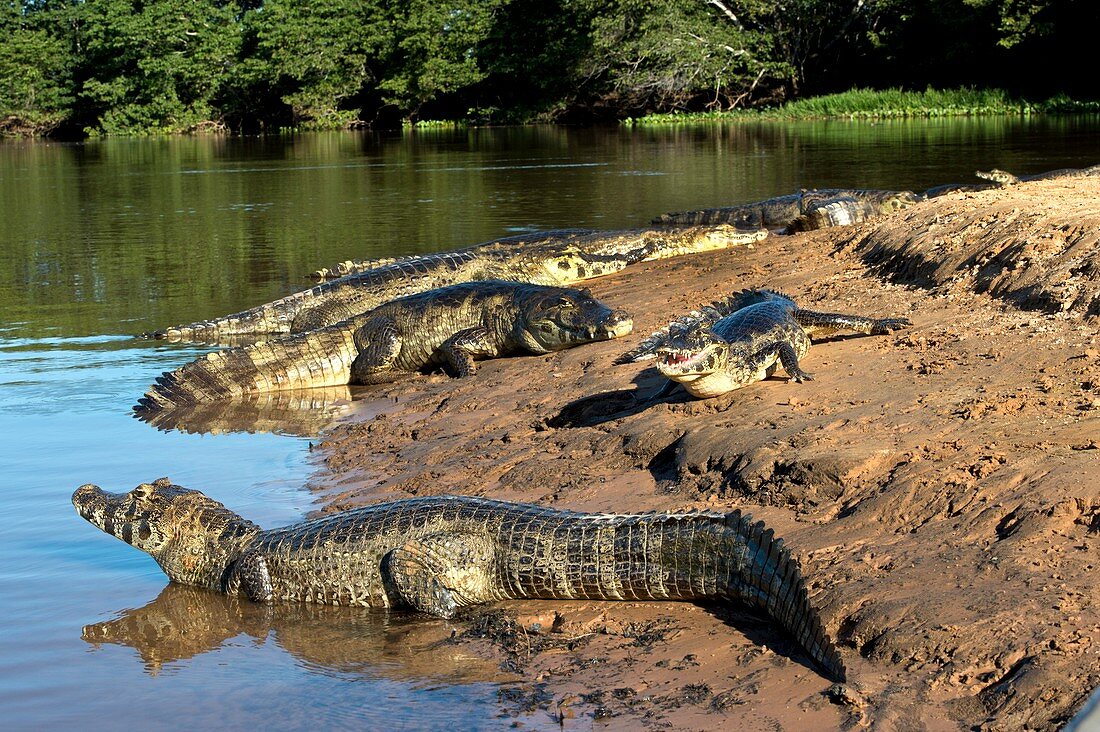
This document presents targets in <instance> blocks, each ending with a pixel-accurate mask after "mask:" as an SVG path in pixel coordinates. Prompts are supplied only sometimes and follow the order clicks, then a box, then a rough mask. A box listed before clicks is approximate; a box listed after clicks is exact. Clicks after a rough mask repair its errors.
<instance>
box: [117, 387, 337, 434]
mask: <svg viewBox="0 0 1100 732" xmlns="http://www.w3.org/2000/svg"><path fill="white" fill-rule="evenodd" d="M351 401H352V396H351V390H350V389H349V388H348V387H346V386H331V387H325V388H318V389H294V390H287V391H275V392H266V393H257V394H243V395H241V396H239V397H234V398H229V399H224V400H221V401H216V402H207V403H204V404H192V405H185V406H172V407H164V408H157V409H143V410H140V411H135V413H134V416H135V417H136V418H137V419H139V420H141V421H142V422H145V423H147V424H149V425H151V426H153V427H156V428H157V429H158V430H161V431H163V432H169V431H172V430H176V431H179V432H187V433H191V434H212V435H219V434H225V433H228V432H273V433H275V434H280V435H292V436H296V437H313V436H315V435H317V434H319V433H320V432H321V430H323V429H324V428H325V427H327V426H329V425H330V424H332V423H333V422H335V421H336V420H338V419H340V418H341V417H343V416H345V415H346V414H347V413H348V411H349V410H350V408H351Z"/></svg>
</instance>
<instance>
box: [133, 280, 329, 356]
mask: <svg viewBox="0 0 1100 732" xmlns="http://www.w3.org/2000/svg"><path fill="white" fill-rule="evenodd" d="M329 289H332V288H331V287H325V286H324V285H319V286H317V287H313V288H310V289H308V290H303V291H301V292H295V293H293V294H290V295H287V296H286V297H283V298H280V299H278V300H275V301H274V302H269V303H264V304H263V305H257V306H256V307H254V308H250V309H248V310H242V311H241V312H239V313H233V314H232V315H226V316H223V317H220V318H213V319H211V320H199V321H196V322H194V323H187V324H185V325H173V326H170V327H168V328H163V329H161V330H156V331H153V332H151V333H144V334H143V335H144V337H146V338H156V339H158V340H169V341H197V342H200V343H217V342H219V341H225V340H226V339H227V338H228V337H232V336H242V335H256V334H265V333H289V332H290V328H291V324H292V323H293V322H294V317H295V316H296V315H297V314H298V313H299V312H301V311H302V310H303V309H305V308H306V307H308V306H310V305H312V304H314V303H316V302H319V301H320V299H321V298H323V297H324V295H325V294H326V291H327V290H329Z"/></svg>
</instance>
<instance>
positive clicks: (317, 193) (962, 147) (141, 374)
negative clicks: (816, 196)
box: [0, 118, 1100, 729]
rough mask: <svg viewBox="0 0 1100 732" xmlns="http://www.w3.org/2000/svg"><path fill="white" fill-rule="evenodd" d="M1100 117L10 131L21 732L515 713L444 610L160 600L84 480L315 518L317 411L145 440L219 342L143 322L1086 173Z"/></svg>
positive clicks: (6, 522)
mask: <svg viewBox="0 0 1100 732" xmlns="http://www.w3.org/2000/svg"><path fill="white" fill-rule="evenodd" d="M1098 130H1100V122H1098V120H1097V119H1095V118H1086V119H1081V118H1059V119H1053V120H1044V119H1015V118H1013V119H1008V118H1003V119H993V120H934V121H927V122H895V123H884V124H869V123H860V124H851V123H841V122H827V123H803V124H791V125H774V124H760V125H740V126H701V127H690V128H689V127H684V128H661V129H644V130H620V129H589V130H569V129H563V128H522V129H490V130H469V131H448V132H434V131H433V132H429V133H416V134H405V135H401V134H395V135H374V134H369V133H365V134H351V133H348V134H324V135H322V134H318V135H303V136H293V137H279V138H270V139H204V138H199V139H186V138H185V139H164V140H162V139H154V140H106V141H94V142H90V143H88V144H84V145H61V144H54V143H41V142H38V143H22V142H9V143H3V144H0V436H2V439H0V471H2V472H0V474H2V476H3V478H4V480H3V487H4V493H3V497H2V498H0V525H2V526H3V527H4V530H3V532H0V555H2V556H3V557H4V562H3V564H2V565H0V613H2V615H3V617H5V618H6V623H5V627H4V632H3V633H2V634H0V708H3V709H4V712H5V719H4V722H5V726H6V727H7V728H19V729H29V728H39V727H43V726H46V725H51V724H62V723H73V724H77V725H79V726H81V727H82V728H114V727H118V726H122V724H123V723H124V721H123V720H121V719H120V718H119V717H118V716H117V715H119V714H130V715H133V714H139V715H140V716H141V719H142V722H143V723H144V724H146V725H147V726H150V727H151V728H155V729H159V728H166V729H170V728H180V727H184V726H192V725H203V724H205V725H207V726H214V725H218V726H223V725H228V726H234V727H238V726H245V725H263V726H264V727H267V728H288V729H289V728H297V727H301V726H305V725H306V724H309V725H311V726H312V725H316V726H332V725H338V726H365V727H369V726H372V725H378V724H381V723H385V724H387V725H388V726H390V727H392V728H394V729H424V728H426V729H433V728H434V729H441V728H458V729H467V728H497V727H506V726H507V725H508V723H509V722H508V721H505V720H501V719H498V718H497V717H496V715H497V714H498V713H499V712H500V707H499V704H498V692H499V690H500V689H501V688H502V687H501V684H505V685H506V684H507V678H506V677H504V676H502V675H501V674H499V672H498V671H497V669H495V668H493V667H492V664H487V663H485V662H479V661H477V660H476V659H469V658H466V657H464V656H463V655H462V654H461V653H460V652H459V651H458V650H457V648H456V647H453V646H450V645H448V644H446V643H445V642H441V641H444V640H445V638H446V636H447V634H448V633H449V628H450V626H449V625H448V624H446V623H443V622H442V621H434V620H430V619H424V618H418V617H415V616H406V615H394V616H387V615H386V614H384V613H371V612H366V611H352V610H339V609H324V608H320V609H318V608H305V609H303V608H276V609H271V608H259V607H256V606H250V605H247V604H245V605H241V604H240V603H236V602H234V601H231V600H229V599H227V598H222V597H218V596H214V595H211V594H209V593H203V592H195V591H189V590H186V588H176V587H169V588H167V589H166V588H165V585H166V583H165V579H164V577H163V575H162V574H161V573H160V571H159V570H158V569H157V567H156V565H155V564H154V563H153V562H152V560H151V559H150V558H148V557H147V556H145V555H143V554H140V553H139V552H136V551H134V550H132V549H130V548H128V547H126V546H125V545H124V544H122V543H121V542H119V541H117V540H115V539H113V538H110V537H108V536H106V535H105V534H102V533H100V532H98V531H97V530H95V529H94V528H92V527H91V526H90V525H88V524H86V523H85V522H83V521H82V520H81V519H79V518H78V517H77V516H76V514H75V512H74V511H73V509H72V506H71V505H70V503H69V496H70V495H71V493H72V491H73V489H75V488H76V487H77V486H78V485H80V484H82V483H85V482H95V483H97V484H99V485H102V486H103V487H105V488H107V489H109V490H115V491H117V490H128V489H130V488H132V487H133V486H135V485H136V484H137V483H139V482H143V481H150V480H152V479H154V478H157V477H159V476H162V475H168V476H170V477H171V478H172V479H173V480H174V481H175V482H177V483H179V484H181V485H185V486H188V487H194V488H201V489H202V490H204V491H206V492H207V493H209V494H210V495H212V496H214V497H215V498H217V499H219V500H221V501H223V502H225V503H226V504H228V505H229V506H230V507H232V508H233V509H235V510H238V511H239V512H240V513H242V514H243V515H245V516H246V517H247V518H249V519H252V520H254V521H256V522H257V523H260V524H261V525H264V526H276V525H281V524H286V523H291V522H293V521H296V520H299V519H300V518H301V517H302V516H303V515H305V514H306V513H308V512H309V511H310V510H312V509H313V508H314V503H313V496H312V495H311V494H310V493H308V492H307V491H306V490H304V488H303V486H304V485H305V483H306V481H307V479H308V477H309V475H310V473H311V472H312V471H313V469H314V467H313V465H312V464H311V462H310V459H309V452H308V442H309V437H308V435H311V434H313V433H315V432H316V430H317V429H318V428H319V425H320V424H321V423H322V421H323V419H321V420H317V419H314V418H313V417H314V416H316V415H315V414H314V412H316V409H314V410H313V411H312V412H311V411H310V410H306V413H307V416H306V417H302V416H301V415H302V413H303V411H302V410H303V407H302V404H301V402H293V403H290V404H287V403H282V402H280V403H278V404H276V405H275V406H274V407H272V406H271V405H261V406H263V408H264V409H267V410H268V411H267V412H265V415H266V416H265V417H264V418H261V417H257V416H256V414H253V413H252V412H249V413H248V414H246V415H244V416H241V415H236V416H235V417H234V419H235V420H236V421H235V422H234V423H233V424H228V423H224V424H223V423H219V422H217V420H216V419H215V420H213V421H211V422H207V423H203V424H206V425H207V426H206V427H205V429H208V430H212V431H215V432H225V431H226V430H227V429H229V428H230V427H233V426H234V425H236V426H237V427H238V428H240V427H242V426H243V427H244V428H251V429H257V430H264V429H271V428H273V427H276V428H278V429H279V430H280V431H282V432H284V433H286V432H289V433H295V434H298V435H305V436H293V435H288V434H272V433H269V432H262V431H261V432H256V433H254V434H249V433H240V432H237V433H233V432H228V433H223V434H198V433H185V432H181V431H177V430H175V429H172V427H173V425H167V426H164V427H165V431H158V430H156V429H153V428H152V427H150V426H149V425H145V424H142V423H140V422H138V421H136V420H134V419H133V418H131V416H130V412H129V409H130V406H131V405H132V404H133V403H134V402H135V400H136V399H137V397H138V396H140V395H141V393H142V392H143V391H144V389H145V387H146V386H147V385H148V384H149V383H150V382H151V381H152V379H153V378H154V377H155V376H156V375H157V374H159V373H160V372H161V371H164V370H168V369H171V368H174V367H176V366H178V365H180V364H181V363H183V362H185V361H187V360H189V359H191V358H193V357H195V356H196V355H198V354H200V353H202V352H203V350H204V349H203V348H202V347H199V346H189V345H185V344H184V345H180V344H174V345H169V344H164V343H156V342H148V341H143V340H138V339H134V338H132V337H131V336H132V335H133V334H135V333H140V332H142V331H146V330H152V329H154V328H157V327H161V326H165V325H168V324H174V323H180V322H187V321H191V320H195V319H199V318H205V317H211V316H216V315H220V314H224V313H228V312H231V311H234V310H240V309H243V308H245V307H248V306H251V305H253V304H255V303H258V302H260V301H263V300H269V299H272V298H274V297H278V296H280V295H282V294H285V293H287V292H290V291H293V290H295V289H299V288H301V287H303V286H305V285H306V284H307V281H306V280H305V279H304V278H303V276H304V275H305V274H306V273H308V272H310V271H312V270H314V269H317V268H318V267H320V266H325V265H329V264H333V263H335V262H337V261H340V260H343V259H348V258H352V257H365V256H379V255H385V254H401V253H412V252H427V251H435V250H441V249H450V248H454V247H458V246H465V245H468V244H471V243H475V242H478V241H483V240H487V239H490V238H494V237H498V236H501V235H505V234H508V233H515V232H521V231H529V230H535V229H543V228H560V227H577V226H589V227H595V228H617V227H627V226H637V225H643V224H644V223H645V222H646V221H648V220H649V219H650V218H651V217H652V216H654V215H656V214H658V213H661V212H664V211H669V210H681V209H687V208H701V207H709V206H717V205H729V204H732V203H736V202H743V201H749V200H755V199H760V198H766V197H769V196H773V195H780V194H784V193H789V192H791V191H794V190H797V189H798V188H800V187H833V186H836V187H889V188H913V189H923V188H925V187H928V186H932V185H936V184H940V183H945V182H952V181H968V180H970V176H971V174H972V172H973V170H975V169H976V168H982V169H987V168H990V167H1000V168H1005V169H1008V170H1012V171H1014V172H1039V171H1042V170H1048V169H1053V168H1058V167H1066V166H1073V167H1078V166H1081V165H1088V164H1092V163H1096V162H1100V135H1097V134H1096V133H1097V131H1098ZM346 398H347V395H346V393H342V392H338V393H335V394H331V395H325V396H324V398H319V399H318V402H319V403H320V404H323V405H331V404H332V403H336V404H340V403H342V402H344V401H346ZM313 406H314V407H316V406H317V405H313ZM272 409H274V414H275V417H270V414H271V410H272ZM337 411H338V410H337ZM295 414H297V415H298V417H296V418H295V417H294V415H295ZM223 416H224V415H223ZM321 416H322V417H323V418H325V419H327V417H328V416H329V415H328V414H327V413H326V414H323V415H321ZM295 420H297V421H295ZM85 626H88V627H87V628H85ZM410 648H414V649H416V652H410V651H409V649H410ZM113 715H115V716H113ZM523 722H524V726H525V727H527V728H532V727H534V728H542V727H550V726H555V727H556V725H555V724H553V723H552V722H551V720H549V719H544V718H542V717H539V716H538V715H536V716H534V717H530V718H525V719H524V720H523Z"/></svg>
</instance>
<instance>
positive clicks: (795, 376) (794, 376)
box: [791, 369, 814, 384]
mask: <svg viewBox="0 0 1100 732" xmlns="http://www.w3.org/2000/svg"><path fill="white" fill-rule="evenodd" d="M813 380H814V377H813V375H812V374H808V373H806V372H805V371H803V370H801V369H799V370H797V371H794V372H791V381H793V382H794V383H796V384H801V383H802V382H803V381H813Z"/></svg>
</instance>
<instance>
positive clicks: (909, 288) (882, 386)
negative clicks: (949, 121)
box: [315, 180, 1100, 729]
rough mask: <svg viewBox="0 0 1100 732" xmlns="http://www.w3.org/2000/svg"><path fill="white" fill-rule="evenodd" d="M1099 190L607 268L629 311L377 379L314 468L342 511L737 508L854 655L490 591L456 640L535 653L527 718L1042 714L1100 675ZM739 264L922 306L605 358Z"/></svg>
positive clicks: (1066, 712) (659, 613) (523, 704)
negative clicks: (760, 373) (512, 506)
mask: <svg viewBox="0 0 1100 732" xmlns="http://www.w3.org/2000/svg"><path fill="white" fill-rule="evenodd" d="M1098 200H1100V181H1096V180H1079V181H1074V180H1057V181H1046V182H1036V183H1028V184H1023V185H1020V186H1017V187H1012V188H1007V189H1002V190H996V191H985V192H981V193H971V194H952V195H948V196H944V197H942V198H939V199H936V200H934V201H929V202H924V203H921V204H918V205H916V206H914V207H912V208H910V209H908V210H906V211H904V212H902V213H900V214H897V215H895V216H893V217H889V218H881V219H878V220H876V221H873V222H869V223H867V224H864V225H862V226H859V227H855V228H852V229H837V230H832V231H822V232H812V233H809V234H800V235H795V236H791V237H783V238H778V237H772V238H769V239H767V240H765V241H764V242H761V243H760V244H758V245H757V246H756V248H754V249H751V250H750V249H735V250H730V251H725V252H719V253H714V254H706V255H697V256H693V257H688V258H682V259H679V260H668V261H665V262H657V263H652V264H648V265H646V266H643V267H638V268H632V269H631V270H629V271H627V272H625V273H622V274H620V275H616V276H613V277H608V278H605V279H602V280H597V281H594V282H593V283H592V290H593V291H594V292H595V293H596V294H597V296H599V297H601V298H602V299H605V300H606V301H608V302H609V303H614V304H615V305H616V306H619V307H624V308H626V309H628V310H630V311H631V312H632V313H633V315H634V322H635V329H636V331H635V333H634V334H633V335H632V336H630V337H628V338H626V339H622V340H621V341H618V342H612V343H603V344H595V345H593V346H588V347H585V348H579V349H575V350H571V351H565V352H563V353H560V354H553V355H549V356H545V357H529V358H515V359H503V360H497V361H490V362H486V363H484V364H482V365H481V367H480V368H479V372H478V375H477V376H476V378H473V379H469V380H465V381H457V380H451V379H447V378H445V377H442V376H429V377H423V378H419V379H416V380H414V381H411V382H407V383H403V384H400V385H394V386H389V387H385V388H382V389H375V390H372V391H370V392H363V393H362V394H361V395H360V396H361V398H362V401H361V402H359V403H358V405H357V408H358V409H359V410H360V412H361V413H362V414H363V415H366V416H365V417H364V418H363V419H362V420H361V421H353V422H351V423H348V424H344V425H342V426H339V427H337V428H336V429H334V430H333V431H332V432H330V433H329V435H328V437H327V439H326V440H325V441H324V443H323V444H322V446H321V455H322V456H323V459H324V465H325V470H324V472H323V473H322V474H321V475H319V476H318V478H317V480H316V481H315V487H316V488H317V490H319V491H322V492H323V500H324V501H325V504H326V510H340V509H344V508H348V507H351V506H356V505H363V504H367V503H373V502H377V501H381V500H385V499H391V498H399V497H406V496H410V495H431V494H440V493H452V492H457V493H464V494H470V495H487V496H494V497H499V498H506V499H510V500H524V501H534V502H539V503H543V504H547V505H555V506H559V507H563V508H573V509H580V510H589V511H620V512H622V511H641V510H662V509H672V508H677V509H679V508H692V507H695V508H704V507H705V508H709V509H732V508H735V507H741V508H745V509H748V510H750V511H751V512H752V513H753V514H754V515H755V516H756V517H757V518H760V519H764V520H765V521H767V522H768V524H769V525H770V526H772V527H773V528H774V529H775V530H776V533H777V534H778V535H780V536H783V537H784V538H785V539H786V540H787V542H788V544H789V545H790V546H791V548H792V550H793V551H794V552H795V554H796V555H797V556H798V558H799V560H800V561H801V563H802V566H803V569H804V572H805V574H806V575H807V577H808V579H809V589H810V593H811V596H812V598H813V601H814V603H815V604H816V605H817V606H818V607H819V608H821V611H822V614H823V617H824V619H825V622H826V625H827V627H828V629H829V631H830V632H831V633H832V634H833V636H834V637H835V638H836V639H837V640H838V643H839V645H840V647H841V652H842V654H843V655H844V658H845V661H846V662H847V663H848V666H849V670H850V672H849V677H850V681H849V683H848V684H847V685H845V686H842V687H834V686H831V685H830V684H829V682H828V681H826V680H825V679H823V678H822V677H820V676H819V675H817V674H816V673H815V672H814V671H813V670H811V669H810V668H809V667H807V665H806V661H805V659H804V658H803V657H802V656H801V655H800V654H799V653H798V651H797V649H796V648H795V646H794V644H793V642H791V641H790V640H789V639H787V638H786V637H784V636H783V635H782V634H780V633H778V632H777V631H776V630H775V628H774V627H773V625H772V624H770V623H768V622H766V621H763V620H761V619H760V618H757V617H750V616H747V615H744V614H742V613H739V612H734V613H732V614H727V613H726V612H725V611H719V612H717V613H712V612H711V611H708V610H706V609H703V608H699V607H695V606H693V605H684V604H672V603H593V602H555V603H547V602H537V603H536V602H509V603H502V604H501V605H499V606H494V607H492V608H488V609H478V610H475V611H473V612H471V613H469V614H468V615H467V616H466V617H465V618H464V619H460V620H458V621H457V622H456V623H455V629H456V637H455V639H454V641H453V642H456V643H460V644H463V645H465V646H467V647H468V648H469V650H470V652H472V653H475V654H477V655H479V656H481V657H485V656H488V657H490V658H494V659H497V660H498V661H499V662H500V663H501V664H502V666H503V667H505V668H507V669H509V670H512V671H517V672H520V676H519V678H520V679H522V680H520V681H517V682H515V683H514V684H511V685H509V686H508V687H507V689H506V690H505V691H504V692H503V693H502V696H501V701H502V704H503V706H504V710H505V714H506V715H509V716H515V717H516V718H517V720H518V722H519V723H520V724H521V725H522V724H523V721H524V719H534V718H536V717H537V718H538V721H539V723H540V724H542V723H545V722H546V719H547V717H546V715H550V717H551V718H552V719H557V720H561V721H562V722H563V724H564V725H565V726H566V728H578V729H584V728H586V727H591V726H593V725H594V724H597V723H596V722H594V720H596V719H599V720H602V721H601V722H599V723H598V724H600V725H603V724H605V723H606V724H608V725H609V727H610V728H627V727H633V728H636V727H637V726H638V725H644V726H647V727H653V728H657V727H661V726H668V725H671V726H672V727H675V728H678V729H716V728H721V727H723V726H728V725H729V724H731V722H732V720H733V719H734V715H736V720H737V724H738V725H740V726H748V725H749V724H750V723H751V724H756V723H764V724H778V725H779V726H781V727H785V728H790V729H797V728H805V727H808V726H809V725H811V724H812V725H814V726H820V727H821V728H835V727H839V726H842V725H847V724H871V725H876V726H892V727H899V726H919V725H924V726H925V727H926V728H928V729H955V728H959V727H973V726H979V727H983V728H991V729H999V728H1021V727H1029V728H1037V729H1055V728H1057V727H1058V726H1059V725H1060V724H1061V723H1062V722H1064V721H1065V720H1066V719H1067V718H1068V717H1070V716H1071V715H1072V713H1073V711H1074V710H1075V709H1076V707H1077V706H1079V705H1080V704H1082V703H1083V702H1084V701H1085V699H1086V698H1087V696H1088V694H1089V692H1090V691H1091V689H1092V688H1093V687H1095V686H1096V685H1097V684H1098V683H1100V656H1098V655H1097V649H1098V647H1100V608H1098V607H1097V603H1096V597H1095V592H1094V589H1093V580H1092V576H1093V574H1094V570H1095V563H1096V557H1097V556H1098V533H1097V532H1098V530H1100V492H1098V490H1097V488H1096V486H1097V483H1098V481H1097V477H1098V476H1100V445H1098V443H1097V435H1098V434H1100V364H1098V354H1100V335H1098V327H1097V318H1096V316H1097V315H1098V314H1100V295H1098V294H1097V289H1096V288H1097V286H1098V285H1097V280H1098V274H1100V270H1098V267H1100V264H1098V262H1100V243H1098V238H1097V231H1098V230H1100V204H1097V201H1098ZM750 286H762V287H772V288H777V289H781V290H783V291H786V292H788V293H791V294H792V295H794V296H795V297H796V299H797V300H798V302H799V303H800V304H801V305H802V306H804V307H807V308H811V309H815V310H831V311H837V312H849V313H862V314H868V315H875V316H900V317H908V318H910V319H911V320H912V321H913V323H914V326H913V327H912V328H911V329H909V330H907V331H903V332H899V333H896V334H893V335H891V336H884V337H858V338H843V339H836V340H834V341H832V342H828V343H823V344H819V345H815V346H814V347H813V348H812V349H811V351H810V353H809V355H808V357H807V358H806V359H805V361H804V366H805V367H806V368H807V369H808V370H809V371H810V372H812V373H813V374H814V375H815V377H816V380H815V381H813V382H809V383H804V384H794V383H788V382H787V381H786V380H785V379H783V378H773V379H770V380H768V381H766V382H763V383H760V384H756V385H753V386H751V387H749V388H747V389H745V390H742V391H739V392H734V393H732V394H730V395H727V396H724V397H720V398H717V399H712V400H706V401H694V400H689V399H687V398H686V397H685V396H684V395H683V394H682V393H677V394H674V395H672V396H671V397H666V398H664V399H661V400H656V401H650V400H651V397H652V395H653V393H654V392H655V391H656V390H657V389H658V388H659V387H660V385H661V381H662V380H661V378H660V377H659V376H658V375H656V374H655V372H654V371H653V369H652V368H650V367H649V366H647V365H646V364H634V365H627V366H614V365H612V361H613V359H614V358H615V356H617V355H618V354H619V353H620V352H622V351H623V350H626V349H627V348H629V347H631V346H632V345H634V344H636V343H637V342H638V341H639V340H640V339H642V338H643V337H644V336H645V335H646V334H648V333H649V332H650V331H652V330H654V329H656V328H658V327H660V326H661V325H662V324H663V323H664V322H665V321H666V320H667V319H668V318H669V317H670V316H672V315H675V314H677V313H682V312H684V311H686V310H689V309H691V308H693V307H695V306H697V305H699V304H701V303H704V302H708V301H710V300H713V299H716V298H718V297H721V296H722V295H724V294H726V293H728V292H730V291H731V290H736V289H740V288H742V287H750ZM1018 306H1023V307H1029V308H1039V310H1035V311H1025V310H1021V309H1019V307H1018ZM499 611H503V613H504V614H503V615H500V614H499ZM536 626H537V630H536ZM547 629H550V632H546V631H547ZM531 715H533V716H531ZM601 728H602V727H601Z"/></svg>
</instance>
